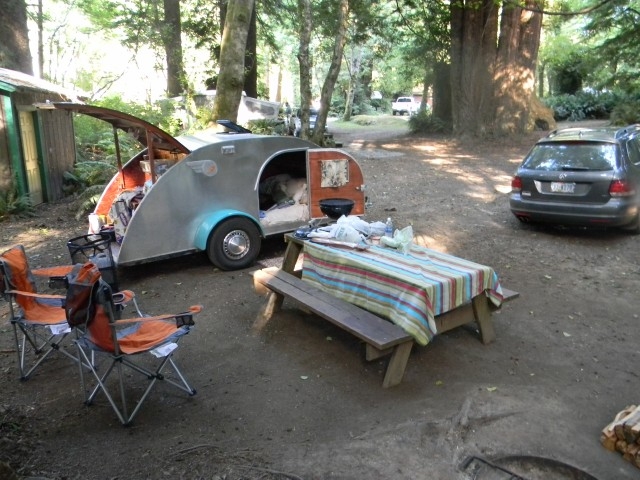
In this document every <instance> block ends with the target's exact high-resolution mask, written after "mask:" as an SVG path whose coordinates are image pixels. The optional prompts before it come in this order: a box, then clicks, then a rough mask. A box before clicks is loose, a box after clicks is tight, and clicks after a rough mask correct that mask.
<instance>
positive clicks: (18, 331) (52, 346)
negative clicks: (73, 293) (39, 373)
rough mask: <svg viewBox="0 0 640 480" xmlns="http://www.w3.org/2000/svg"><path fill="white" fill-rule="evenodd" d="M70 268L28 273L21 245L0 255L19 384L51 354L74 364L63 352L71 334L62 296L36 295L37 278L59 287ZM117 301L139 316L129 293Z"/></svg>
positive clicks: (69, 351) (0, 286) (0, 285)
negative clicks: (57, 354)
mask: <svg viewBox="0 0 640 480" xmlns="http://www.w3.org/2000/svg"><path fill="white" fill-rule="evenodd" d="M72 268H73V267H72V266H71V265H68V266H59V267H50V268H40V269H33V270H32V269H31V268H30V267H29V262H28V259H27V255H26V253H25V250H24V247H23V246H22V245H15V246H13V247H12V248H10V249H9V250H7V251H6V252H4V253H2V254H0V292H1V293H2V295H3V296H4V298H5V300H7V302H8V303H9V321H10V322H11V325H12V326H13V331H14V338H15V343H16V351H17V352H18V366H19V369H20V379H21V380H27V379H29V377H30V376H31V375H32V373H33V372H34V370H35V369H36V368H38V367H39V366H40V365H41V364H42V362H44V361H45V360H46V359H47V358H49V357H50V356H51V355H52V354H53V353H61V354H63V355H65V356H67V357H68V358H70V359H72V360H74V361H76V362H77V361H78V360H77V358H78V357H77V356H76V349H75V348H67V347H71V345H68V344H67V343H68V342H66V341H65V339H67V336H68V335H69V333H71V328H70V326H69V324H68V323H67V318H66V315H65V311H64V309H63V305H64V301H65V296H63V295H48V294H43V293H38V291H37V285H38V283H40V282H38V281H37V278H42V279H48V280H49V283H50V284H52V283H53V284H54V285H58V286H63V285H61V284H60V280H61V279H65V278H66V275H67V274H69V273H70V272H71V270H72ZM56 280H57V281H58V282H57V283H56ZM118 300H119V302H118V308H119V309H122V308H124V306H125V305H126V304H127V303H129V302H133V305H134V306H135V309H136V311H137V312H138V315H140V316H142V313H141V312H140V310H139V308H138V305H137V303H136V301H135V298H134V295H133V292H131V291H124V292H121V293H120V294H119V296H118Z"/></svg>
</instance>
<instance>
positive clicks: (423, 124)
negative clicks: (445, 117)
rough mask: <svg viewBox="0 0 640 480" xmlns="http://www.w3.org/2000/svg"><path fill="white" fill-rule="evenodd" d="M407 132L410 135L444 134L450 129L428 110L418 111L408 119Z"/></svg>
mask: <svg viewBox="0 0 640 480" xmlns="http://www.w3.org/2000/svg"><path fill="white" fill-rule="evenodd" d="M409 130H410V131H411V133H444V132H446V131H448V130H450V128H449V127H448V126H447V125H446V124H445V123H444V122H443V121H442V120H440V119H439V118H437V117H434V116H433V115H432V114H431V111H430V110H420V111H418V113H416V114H415V115H411V117H410V118H409Z"/></svg>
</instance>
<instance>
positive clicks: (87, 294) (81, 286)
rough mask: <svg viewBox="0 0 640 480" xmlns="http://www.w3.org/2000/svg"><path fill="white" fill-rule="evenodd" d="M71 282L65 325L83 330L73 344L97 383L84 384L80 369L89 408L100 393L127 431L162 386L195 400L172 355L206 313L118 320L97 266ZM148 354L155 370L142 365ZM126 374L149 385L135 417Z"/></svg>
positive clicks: (79, 271)
mask: <svg viewBox="0 0 640 480" xmlns="http://www.w3.org/2000/svg"><path fill="white" fill-rule="evenodd" d="M67 278H68V284H69V288H68V291H67V300H66V306H65V311H66V314H67V320H68V322H69V323H70V324H71V325H80V324H82V331H83V332H84V333H83V334H82V335H80V336H79V338H78V339H77V340H76V341H75V342H76V344H77V346H78V353H79V357H80V359H81V360H82V363H83V364H84V363H86V364H87V365H88V366H89V371H90V372H91V374H92V377H93V379H92V382H91V383H93V385H92V386H91V385H89V382H87V381H85V369H84V368H83V367H82V365H81V366H80V379H81V384H82V390H83V392H84V393H85V404H87V405H91V404H92V403H93V401H94V399H95V397H96V395H97V394H98V392H102V393H104V395H105V397H106V398H107V400H108V402H109V404H110V405H111V407H112V408H113V410H114V411H115V413H116V415H117V416H118V419H119V420H120V422H122V424H123V425H129V424H130V423H131V422H132V421H133V418H134V417H135V416H136V414H137V413H138V412H139V410H140V408H141V407H142V404H143V403H144V401H145V400H146V398H147V397H148V396H149V393H150V392H151V390H152V388H153V387H154V385H155V384H156V383H157V381H158V380H164V381H166V382H167V383H169V384H171V385H173V386H175V387H177V388H179V389H180V390H183V391H185V392H187V393H188V394H189V395H195V393H196V390H195V389H194V388H192V387H191V386H190V385H189V383H188V382H187V380H186V379H185V377H184V376H183V375H182V373H181V372H180V370H179V368H178V366H177V365H176V362H175V360H174V358H173V354H174V351H175V349H176V348H177V347H178V341H179V340H180V339H181V337H183V336H184V335H186V334H187V333H189V331H190V329H191V328H192V326H193V325H194V322H193V316H194V315H195V314H196V313H198V312H200V311H201V309H202V307H200V306H192V307H190V309H189V311H188V312H185V313H180V314H169V315H159V316H154V317H143V318H130V319H116V316H115V314H114V309H115V307H114V302H113V295H112V292H111V288H110V287H109V285H108V284H107V283H106V282H105V281H104V280H102V278H101V275H100V271H99V270H98V268H97V267H96V266H95V265H94V264H93V263H91V262H87V263H85V264H84V265H77V266H75V267H74V270H73V272H72V273H71V274H69V275H68V276H67ZM94 353H95V354H96V355H95V359H98V360H99V359H100V358H102V359H103V360H106V363H107V365H101V366H100V368H98V366H97V364H96V362H95V361H94V357H93V354H94ZM144 354H149V355H147V356H146V357H148V360H150V361H153V362H157V363H156V365H155V366H154V367H148V366H145V365H143V364H142V362H143V361H144V358H143V357H145V356H144ZM103 363H104V362H103ZM105 367H106V368H105ZM125 367H126V369H125ZM165 367H171V368H170V369H167V370H172V372H171V371H169V373H165ZM127 369H130V370H131V371H133V372H137V373H139V374H140V376H139V377H138V376H136V377H135V378H140V379H141V380H144V381H146V382H148V384H147V386H146V389H145V390H144V392H143V394H142V395H141V396H140V397H139V398H138V400H137V403H136V405H135V407H134V408H133V410H131V411H130V409H129V405H128V403H127V398H128V397H129V396H130V395H128V392H127V390H131V389H130V388H129V389H127V388H126V387H125V372H126V371H127ZM90 378H91V376H90ZM114 388H115V389H118V390H119V396H120V399H119V401H116V399H114V396H113V395H112V393H111V389H114Z"/></svg>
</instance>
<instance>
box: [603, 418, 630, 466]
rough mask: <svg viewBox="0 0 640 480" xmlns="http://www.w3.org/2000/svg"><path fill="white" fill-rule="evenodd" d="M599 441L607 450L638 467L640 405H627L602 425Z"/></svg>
mask: <svg viewBox="0 0 640 480" xmlns="http://www.w3.org/2000/svg"><path fill="white" fill-rule="evenodd" d="M600 442H601V443H602V445H603V446H604V448H606V449H607V450H611V451H612V452H620V453H621V454H622V458H624V459H625V460H627V461H628V462H630V463H632V464H633V465H635V466H636V467H639V468H640V406H636V405H629V406H628V407H626V408H625V409H624V410H622V411H620V412H618V414H617V415H616V416H615V418H614V419H613V422H611V423H610V424H609V425H607V426H606V427H604V429H603V430H602V435H601V436H600Z"/></svg>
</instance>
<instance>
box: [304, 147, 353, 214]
mask: <svg viewBox="0 0 640 480" xmlns="http://www.w3.org/2000/svg"><path fill="white" fill-rule="evenodd" d="M307 152H308V153H307V160H308V162H309V166H308V168H307V176H308V177H309V207H310V208H311V218H319V217H322V216H323V215H324V214H323V213H322V212H321V211H320V200H323V199H326V198H348V199H351V200H354V202H355V204H354V206H353V210H352V211H351V214H352V215H364V207H365V205H364V203H365V197H364V180H363V177H362V171H361V170H360V165H358V162H356V160H355V159H354V158H353V157H351V156H350V155H349V154H347V153H346V152H343V151H342V150H335V149H310V150H308V151H307Z"/></svg>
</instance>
